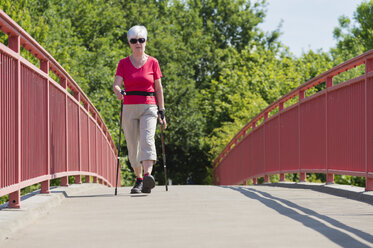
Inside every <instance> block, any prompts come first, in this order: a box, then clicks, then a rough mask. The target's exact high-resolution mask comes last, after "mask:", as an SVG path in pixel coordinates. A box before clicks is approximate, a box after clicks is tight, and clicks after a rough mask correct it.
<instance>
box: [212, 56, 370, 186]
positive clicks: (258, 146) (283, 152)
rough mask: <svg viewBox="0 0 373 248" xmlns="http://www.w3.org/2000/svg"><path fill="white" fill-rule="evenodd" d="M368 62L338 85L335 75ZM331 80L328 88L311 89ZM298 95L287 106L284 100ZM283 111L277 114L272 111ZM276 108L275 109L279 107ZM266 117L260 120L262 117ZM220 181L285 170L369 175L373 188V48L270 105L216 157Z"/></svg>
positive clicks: (235, 181) (330, 178) (330, 176)
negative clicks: (361, 71)
mask: <svg viewBox="0 0 373 248" xmlns="http://www.w3.org/2000/svg"><path fill="white" fill-rule="evenodd" d="M362 64H365V74H364V75H362V76H359V77H356V78H354V79H351V80H348V81H346V82H344V83H340V84H337V85H333V77H334V76H336V75H338V74H340V73H342V72H345V71H347V70H350V69H352V68H355V67H356V66H359V65H362ZM323 82H325V83H326V89H324V90H322V91H320V92H318V93H316V94H314V95H311V96H309V97H306V96H305V91H306V90H308V89H310V88H312V87H315V86H316V85H319V84H321V83H323ZM294 97H298V99H299V101H298V102H297V103H296V104H293V105H291V106H289V107H287V108H284V104H285V103H286V102H287V101H289V100H290V99H292V98H294ZM272 111H273V112H275V111H278V113H276V114H274V115H273V116H271V117H268V116H269V114H270V113H271V112H272ZM273 112H272V113H273ZM260 121H261V123H260V124H259V125H257V123H259V122H260ZM214 165H215V168H214V176H215V183H216V184H223V185H227V184H239V183H242V182H245V181H246V180H249V179H253V182H254V183H256V182H257V178H258V177H263V176H264V177H265V181H266V182H269V175H272V174H280V180H281V181H283V180H284V179H285V176H284V175H285V174H284V173H300V181H305V180H306V173H307V172H308V173H326V174H327V182H328V183H331V182H333V181H334V174H342V175H352V176H361V177H365V178H366V190H373V50H371V51H368V52H366V53H364V54H362V55H360V56H358V57H356V58H353V59H351V60H348V61H346V62H345V63H343V64H340V65H338V66H336V67H334V68H332V69H330V70H329V71H327V72H325V73H322V74H321V75H319V76H317V77H315V78H313V79H311V80H310V81H308V82H306V83H304V84H303V85H301V86H299V87H298V88H296V89H294V90H293V91H291V92H290V93H288V94H287V95H285V96H283V97H281V98H280V99H278V100H277V101H276V102H274V103H273V104H271V105H270V106H268V107H267V108H266V109H264V110H263V111H262V112H261V113H260V114H258V115H257V116H256V117H255V118H254V119H253V120H251V121H250V122H249V123H248V124H247V125H246V126H245V127H244V128H243V129H242V130H241V131H240V132H239V133H238V134H237V135H236V136H235V137H234V138H233V139H232V140H231V142H230V143H229V144H228V145H227V146H226V147H225V149H224V150H223V152H222V153H221V154H220V155H219V157H218V158H217V159H216V160H215V164H214Z"/></svg>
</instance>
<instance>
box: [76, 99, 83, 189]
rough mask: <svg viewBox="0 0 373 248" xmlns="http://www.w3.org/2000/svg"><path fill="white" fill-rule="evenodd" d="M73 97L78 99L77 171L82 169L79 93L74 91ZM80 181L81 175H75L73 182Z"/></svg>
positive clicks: (78, 182) (77, 182)
mask: <svg viewBox="0 0 373 248" xmlns="http://www.w3.org/2000/svg"><path fill="white" fill-rule="evenodd" d="M74 97H75V99H76V100H77V101H78V150H79V151H78V164H79V172H80V171H81V170H82V164H81V163H82V154H81V153H82V146H81V143H82V137H81V133H82V132H81V131H82V130H81V119H80V112H81V111H80V108H81V105H80V93H79V92H74ZM81 183H82V177H81V176H80V175H76V176H75V184H81Z"/></svg>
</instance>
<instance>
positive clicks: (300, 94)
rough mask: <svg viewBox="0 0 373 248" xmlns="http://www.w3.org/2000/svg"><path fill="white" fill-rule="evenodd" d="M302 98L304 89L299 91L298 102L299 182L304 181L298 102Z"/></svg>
mask: <svg viewBox="0 0 373 248" xmlns="http://www.w3.org/2000/svg"><path fill="white" fill-rule="evenodd" d="M303 99H304V90H301V91H300V92H299V104H298V140H299V141H298V163H299V182H305V181H306V173H305V172H302V165H301V160H300V158H301V149H300V144H301V142H300V141H301V139H302V138H301V136H302V134H301V133H300V104H301V103H300V102H301V101H302V100H303Z"/></svg>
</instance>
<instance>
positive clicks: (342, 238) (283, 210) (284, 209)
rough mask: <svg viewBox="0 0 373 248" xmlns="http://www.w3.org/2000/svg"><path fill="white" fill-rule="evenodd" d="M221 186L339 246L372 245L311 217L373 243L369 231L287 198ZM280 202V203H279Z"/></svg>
mask: <svg viewBox="0 0 373 248" xmlns="http://www.w3.org/2000/svg"><path fill="white" fill-rule="evenodd" d="M223 188H228V189H232V190H236V191H238V192H240V193H242V194H243V195H245V196H246V197H249V198H251V199H254V200H257V201H260V202H261V203H263V204H264V205H265V206H267V207H269V208H271V209H273V210H275V211H276V212H278V213H279V214H281V215H284V216H287V217H289V218H291V219H293V220H295V221H298V222H300V223H302V224H303V225H305V226H306V227H308V228H311V229H313V230H315V231H317V232H318V233H320V234H321V235H323V236H325V237H326V238H328V239H329V240H331V241H332V242H334V243H336V244H338V245H339V246H341V247H346V248H350V247H361V248H363V247H372V246H368V245H366V244H364V243H362V242H360V241H359V240H357V239H355V238H354V237H351V235H349V234H348V233H345V232H343V231H340V230H338V229H335V228H332V227H330V226H327V225H325V224H324V223H323V222H321V221H318V220H316V219H315V218H312V217H316V218H318V219H321V220H323V221H325V222H327V223H329V224H330V225H332V226H335V227H337V228H339V229H343V230H345V231H347V232H350V233H353V234H355V235H356V236H358V237H359V238H361V239H364V240H365V241H368V242H370V243H372V244H373V235H371V234H369V233H366V232H363V231H360V230H358V229H356V228H353V227H350V226H347V225H345V224H343V223H341V222H339V221H337V220H335V219H333V218H330V217H328V216H325V215H321V214H319V213H317V212H315V211H313V210H311V209H308V208H305V207H302V206H299V205H297V204H295V203H293V202H291V201H288V200H285V199H282V198H278V197H275V196H272V195H271V194H269V193H266V192H263V191H259V190H256V189H252V188H247V187H234V186H223ZM280 203H282V204H280ZM284 205H286V206H284ZM294 209H297V210H299V211H301V212H303V213H304V214H301V213H299V212H297V211H295V210H294Z"/></svg>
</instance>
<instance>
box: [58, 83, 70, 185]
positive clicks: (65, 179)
mask: <svg viewBox="0 0 373 248" xmlns="http://www.w3.org/2000/svg"><path fill="white" fill-rule="evenodd" d="M60 84H61V86H62V87H63V88H64V89H65V90H67V78H61V79H60ZM67 94H69V93H67V91H65V127H66V132H65V150H66V154H65V161H66V167H65V172H68V171H69V131H68V122H69V120H68V118H69V115H68V113H69V112H68V104H67V100H68V97H67ZM61 186H62V187H68V186H69V177H68V176H64V177H61Z"/></svg>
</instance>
